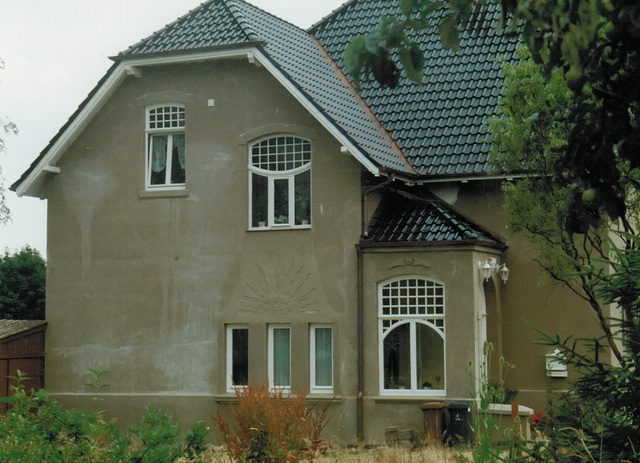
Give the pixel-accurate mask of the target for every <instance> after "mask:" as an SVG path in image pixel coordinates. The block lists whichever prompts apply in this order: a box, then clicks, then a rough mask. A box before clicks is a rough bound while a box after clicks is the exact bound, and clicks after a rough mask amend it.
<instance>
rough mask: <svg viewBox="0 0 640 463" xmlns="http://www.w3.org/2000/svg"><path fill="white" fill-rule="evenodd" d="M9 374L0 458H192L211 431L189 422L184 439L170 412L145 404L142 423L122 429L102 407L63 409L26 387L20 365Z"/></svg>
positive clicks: (136, 461) (50, 461) (126, 462)
mask: <svg viewBox="0 0 640 463" xmlns="http://www.w3.org/2000/svg"><path fill="white" fill-rule="evenodd" d="M94 374H95V372H94ZM12 379H14V380H15V381H16V384H17V385H16V386H12V387H11V390H12V394H11V396H10V397H5V398H2V399H0V400H1V401H2V402H5V403H8V404H9V410H8V411H7V414H6V416H4V417H2V418H1V419H0V461H10V462H16V463H21V462H25V463H27V462H28V463H32V462H47V463H58V462H60V463H62V462H74V463H76V462H78V463H85V462H86V463H89V462H101V463H102V462H104V463H108V462H114V463H115V462H121V463H143V462H154V463H156V462H157V463H163V462H174V461H176V460H177V459H178V458H180V457H182V456H188V457H190V458H197V457H198V455H200V454H201V453H202V452H203V451H204V450H205V448H206V446H205V443H204V441H205V439H206V438H207V436H208V435H209V434H210V431H209V428H207V427H206V426H205V425H204V423H201V422H198V423H196V424H194V427H193V429H192V430H191V431H189V432H188V433H187V435H186V438H185V442H184V444H183V443H181V442H180V440H179V437H180V434H181V431H180V428H179V427H178V426H177V425H175V424H174V423H172V421H171V417H170V416H169V415H168V414H167V413H165V412H163V411H162V410H160V409H157V408H151V407H149V408H147V411H146V413H145V415H144V417H143V419H142V423H141V424H138V425H135V426H132V427H131V428H130V430H129V433H123V432H122V431H120V430H119V429H118V427H117V426H116V421H115V420H106V419H105V417H104V416H103V412H93V411H87V410H72V409H70V410H65V409H63V407H62V405H61V404H60V403H59V402H58V401H56V400H55V399H53V398H52V397H50V396H49V394H48V393H47V391H45V390H44V389H41V390H40V391H37V392H33V391H32V392H30V393H27V392H26V391H25V389H24V388H23V387H22V382H23V381H24V380H25V379H27V378H26V377H25V375H24V374H23V373H21V372H20V371H18V376H17V377H15V378H12Z"/></svg>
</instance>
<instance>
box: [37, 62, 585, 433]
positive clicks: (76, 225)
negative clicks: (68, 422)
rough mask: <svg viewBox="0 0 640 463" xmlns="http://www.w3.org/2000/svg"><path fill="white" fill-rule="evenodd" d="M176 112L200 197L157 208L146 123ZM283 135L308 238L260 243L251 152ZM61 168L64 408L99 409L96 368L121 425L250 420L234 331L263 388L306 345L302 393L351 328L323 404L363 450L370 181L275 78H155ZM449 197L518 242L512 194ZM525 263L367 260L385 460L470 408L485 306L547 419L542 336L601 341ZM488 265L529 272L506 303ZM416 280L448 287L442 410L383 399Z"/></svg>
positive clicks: (215, 67)
mask: <svg viewBox="0 0 640 463" xmlns="http://www.w3.org/2000/svg"><path fill="white" fill-rule="evenodd" d="M160 103H179V104H183V105H184V107H185V113H186V128H185V137H186V178H187V180H186V189H185V190H170V191H153V192H149V191H145V177H144V172H145V150H146V148H145V110H146V108H147V107H149V106H150V105H154V104H160ZM269 134H293V135H297V136H301V137H304V138H306V139H308V140H310V141H311V143H312V167H311V169H312V170H311V179H312V181H311V185H312V186H311V227H310V228H308V229H289V230H266V231H255V230H250V229H249V228H250V227H249V177H248V170H247V164H248V146H249V144H250V143H251V142H252V141H254V140H256V139H259V138H260V137H262V136H265V135H269ZM58 167H59V168H60V173H59V174H57V175H51V176H49V177H48V180H47V183H46V184H45V187H44V189H45V195H46V198H47V200H48V227H49V229H48V276H47V320H48V329H47V345H46V346H47V351H46V387H47V389H49V391H50V392H51V393H52V394H54V395H55V396H57V397H58V398H60V399H61V400H63V401H64V402H65V403H67V404H69V405H79V406H81V405H85V404H88V403H89V399H90V397H91V394H92V391H89V390H87V388H86V387H84V386H83V383H85V382H87V381H88V380H90V379H91V376H90V374H89V373H88V369H89V368H97V369H101V370H108V371H109V372H110V374H109V377H108V378H109V379H108V382H109V383H110V384H111V386H110V387H109V388H108V390H107V391H106V393H105V394H104V397H105V401H104V403H103V404H102V405H101V406H102V407H104V408H106V409H108V410H109V411H110V413H112V414H113V415H115V416H118V417H120V419H121V421H123V422H128V421H136V420H139V418H140V416H141V414H142V413H143V410H144V407H145V406H146V405H159V406H162V407H163V408H165V409H167V411H169V412H170V413H171V414H173V415H174V416H176V417H177V418H178V420H179V421H180V422H181V424H183V425H184V426H188V425H189V424H190V423H191V422H193V421H195V420H209V419H210V416H211V415H212V414H214V412H215V410H216V409H217V408H219V407H221V408H222V409H224V408H225V407H227V406H228V403H230V402H233V397H234V394H233V393H232V392H229V391H228V388H227V382H226V368H227V363H226V358H227V357H226V355H227V353H226V339H225V337H226V336H227V331H226V327H227V326H229V325H238V324H240V325H243V326H247V327H248V330H249V371H250V375H251V377H252V378H253V379H254V380H256V381H258V382H262V381H264V380H265V378H266V376H267V344H268V329H269V326H270V325H275V324H286V325H287V326H289V327H290V330H291V345H292V356H291V373H292V378H291V389H292V391H294V392H295V391H296V390H299V389H305V388H308V387H309V377H310V354H309V352H310V351H309V333H310V326H311V325H312V324H326V325H330V326H331V327H332V329H333V340H334V344H333V365H334V370H333V371H334V382H333V393H332V394H325V395H322V394H320V395H317V396H316V398H317V399H318V400H325V399H327V398H329V397H330V396H333V395H335V402H334V404H333V406H332V414H331V422H330V425H329V428H330V431H329V434H330V435H331V436H332V437H334V438H336V439H337V440H338V442H342V443H349V442H353V441H355V440H356V437H357V426H356V421H357V420H356V414H357V413H356V409H357V395H358V382H357V376H358V375H357V372H358V361H357V359H358V342H357V341H358V338H357V336H358V257H357V251H356V244H358V241H359V237H360V233H361V177H362V175H363V173H362V167H361V165H360V164H359V163H358V162H357V161H356V160H355V159H354V158H353V157H351V156H350V155H348V154H345V153H343V152H341V145H340V144H339V143H338V142H337V141H336V140H335V138H334V137H333V136H332V135H331V134H330V133H329V132H328V131H327V130H326V129H325V128H324V127H323V126H322V125H320V123H318V121H317V120H316V119H315V118H314V117H313V116H312V115H311V114H310V113H309V112H308V111H307V110H306V109H304V108H303V106H302V105H301V104H299V103H298V102H297V101H296V100H295V99H294V98H293V97H292V96H291V94H290V93H289V92H288V91H287V90H286V89H285V88H284V87H283V86H282V85H281V84H280V83H278V82H277V81H276V80H275V79H274V78H273V77H272V76H271V75H270V74H269V73H268V72H267V71H266V70H265V69H264V68H262V67H258V66H255V65H253V64H250V63H249V62H247V61H246V60H238V59H228V60H216V61H203V62H195V63H191V64H178V65H171V66H157V67H145V68H144V69H143V71H142V75H141V76H140V77H136V76H129V77H127V78H126V79H125V80H124V81H123V82H122V83H121V84H120V85H119V86H118V87H117V88H116V90H115V91H114V93H113V94H112V95H111V97H110V98H109V100H108V101H107V102H106V104H105V105H104V106H103V107H102V109H101V110H100V111H99V112H98V113H97V115H96V116H95V117H93V118H92V119H91V120H90V121H89V122H88V124H87V125H86V126H85V127H84V128H83V129H82V130H81V131H80V133H79V134H78V136H77V138H76V139H75V141H74V142H73V144H72V145H71V146H70V147H69V148H68V149H67V150H66V152H65V153H64V155H63V156H62V157H61V159H60V161H59V162H58ZM369 180H371V179H369ZM372 181H373V183H375V182H376V181H377V180H376V179H373V180H372ZM380 181H382V180H380ZM433 191H434V192H436V193H437V194H440V195H441V196H442V197H443V198H444V199H445V200H447V201H449V202H450V203H451V204H453V205H454V206H455V207H456V208H457V209H458V210H459V211H461V212H462V213H464V214H466V215H467V216H469V217H471V218H472V219H474V220H475V221H476V222H478V223H481V224H482V225H484V226H485V227H487V228H489V229H491V230H493V231H494V232H496V233H498V234H500V235H504V236H506V235H508V231H507V230H506V229H505V218H504V213H503V210H502V205H501V195H500V191H499V185H497V184H496V183H483V182H480V181H475V182H469V183H465V184H459V183H452V184H448V185H440V184H439V185H436V186H435V187H433ZM508 246H509V248H508V250H507V251H505V252H502V251H501V250H499V249H495V248H491V247H483V246H480V245H473V246H471V245H461V246H453V245H446V246H422V247H420V246H413V247H409V248H398V247H395V248H389V247H371V246H364V247H363V248H362V261H361V264H362V266H361V268H362V275H361V277H362V294H363V298H362V313H363V331H362V332H363V346H364V350H363V352H364V358H363V379H364V383H363V402H362V403H363V416H364V420H363V422H364V429H363V431H364V438H365V440H366V441H368V442H375V441H380V440H382V439H383V438H384V430H385V428H386V427H388V426H395V425H397V426H401V427H402V428H413V429H415V431H416V433H417V434H418V435H420V434H422V432H423V430H422V413H421V411H420V409H419V405H420V404H422V403H424V402H425V401H426V400H446V401H456V400H461V399H469V386H470V380H469V374H468V372H469V368H468V364H469V362H472V367H471V372H472V374H476V373H477V368H478V363H479V362H480V361H481V360H482V353H481V349H482V345H481V341H482V333H481V331H482V329H481V328H482V324H481V320H482V317H483V316H484V315H483V307H484V306H486V314H487V315H486V319H487V337H488V339H489V340H490V341H492V342H493V343H494V344H495V345H496V346H497V349H499V352H501V354H502V355H504V356H505V358H506V359H507V360H508V361H509V362H511V363H512V368H511V369H510V370H509V374H508V378H507V384H508V385H509V386H510V387H512V388H517V389H520V390H521V393H520V397H519V401H520V403H521V404H523V405H528V406H531V407H534V408H536V409H539V408H540V407H541V406H543V405H544V401H545V399H544V391H545V390H546V389H547V387H548V386H549V385H550V383H549V381H548V380H547V378H546V373H545V368H544V359H543V358H542V357H541V356H544V354H546V353H549V352H548V349H547V348H544V347H541V346H536V345H534V344H533V342H534V341H535V340H536V339H537V338H538V334H537V333H536V332H535V330H534V329H533V327H532V326H531V325H533V326H536V327H538V328H540V329H542V330H545V331H550V332H555V331H559V330H560V329H559V328H558V327H562V326H564V327H567V328H566V330H567V331H565V332H566V333H567V334H568V333H569V332H570V331H568V330H574V331H575V332H580V333H584V332H587V333H588V332H590V331H593V332H594V333H595V332H596V331H595V328H596V324H595V320H592V319H590V318H589V317H585V316H584V314H585V313H586V312H585V310H584V307H580V302H579V300H577V299H576V298H575V297H573V296H571V295H570V294H568V293H567V291H564V290H562V289H557V288H551V287H549V286H541V284H542V283H541V282H542V271H541V270H540V269H539V268H538V267H537V266H536V265H535V264H534V263H533V259H534V258H535V253H534V251H533V250H532V249H531V247H530V245H528V244H527V243H526V241H524V240H523V239H522V238H520V237H517V236H516V237H511V238H509V241H508ZM488 257H496V258H498V259H499V260H500V261H501V262H503V263H506V264H507V265H508V267H509V268H510V270H511V274H510V278H509V280H508V282H507V284H506V285H505V284H503V283H501V282H497V283H496V284H494V283H493V281H490V282H489V283H484V282H483V279H482V277H481V276H480V274H479V272H478V265H477V263H478V261H480V260H484V259H487V258H488ZM403 276H407V277H409V276H413V277H419V278H426V279H432V280H434V281H437V282H439V283H441V284H442V285H444V288H445V303H444V304H445V313H446V314H445V328H444V332H445V337H444V346H445V357H444V370H445V376H444V378H440V380H441V381H442V383H443V385H444V387H443V388H442V389H443V391H444V392H443V393H442V394H435V395H434V394H431V393H425V395H424V396H420V395H414V396H405V395H403V394H402V393H401V392H399V393H398V394H396V395H393V394H383V393H381V386H380V383H381V381H380V360H379V346H380V344H379V336H380V328H379V319H378V310H379V300H378V288H379V284H380V283H381V282H384V281H387V280H389V279H392V278H395V277H403ZM487 293H488V294H487ZM487 301H488V302H487ZM526 322H529V323H530V324H531V325H528V324H527V323H526ZM560 331H562V330H560ZM474 372H475V373H474ZM554 381H555V383H553V384H551V385H552V386H554V387H564V385H565V384H566V380H554ZM471 382H473V380H471ZM436 389H438V388H436Z"/></svg>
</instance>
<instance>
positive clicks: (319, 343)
mask: <svg viewBox="0 0 640 463" xmlns="http://www.w3.org/2000/svg"><path fill="white" fill-rule="evenodd" d="M315 348H316V384H315V385H316V386H332V385H333V378H332V371H331V328H316V346H315Z"/></svg>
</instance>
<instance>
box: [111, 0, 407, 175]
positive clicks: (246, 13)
mask: <svg viewBox="0 0 640 463" xmlns="http://www.w3.org/2000/svg"><path fill="white" fill-rule="evenodd" d="M249 43H252V44H256V43H257V45H256V46H257V47H258V48H259V49H260V50H263V51H264V53H265V55H266V56H267V58H268V59H270V60H271V62H272V63H273V64H274V65H275V66H276V67H278V68H279V69H280V70H281V71H282V72H283V73H284V74H285V75H286V76H287V77H288V78H289V79H290V80H291V81H292V82H293V84H294V85H295V86H296V87H297V88H298V89H299V90H301V91H302V92H303V93H304V94H306V95H307V96H308V98H309V100H310V101H311V102H312V103H313V104H314V105H315V106H316V107H317V108H318V109H319V110H320V111H321V112H322V113H323V114H324V115H326V116H327V117H328V118H329V119H330V120H331V121H333V122H334V123H335V124H336V126H337V127H338V128H339V130H341V131H342V133H343V134H345V135H346V136H347V137H348V138H349V139H350V140H351V141H352V142H354V143H355V144H356V146H358V147H360V148H361V149H362V150H363V151H364V152H365V153H366V154H367V155H368V156H369V157H370V159H372V160H373V161H374V163H375V164H377V165H381V166H383V167H384V168H388V169H392V170H394V171H399V172H404V173H412V170H411V169H410V168H409V167H408V166H407V165H406V163H404V162H403V161H402V160H401V158H400V157H399V156H398V154H396V153H394V152H393V150H392V147H391V144H390V143H389V142H388V141H387V140H386V139H385V138H384V136H383V134H381V132H380V131H379V130H378V128H377V127H376V125H375V124H374V122H373V120H372V119H371V118H370V117H369V116H368V115H367V114H366V112H365V110H364V109H363V107H362V106H361V105H360V103H359V102H358V101H357V99H356V98H355V96H354V95H353V94H352V93H351V92H350V90H349V88H348V87H347V86H346V85H345V84H344V83H343V82H342V81H341V80H340V77H339V76H338V74H337V73H336V71H335V70H334V69H333V68H332V67H331V65H330V64H329V62H328V61H327V59H326V58H325V57H324V56H323V55H322V53H321V51H320V49H319V47H318V46H317V45H316V44H315V43H314V41H313V39H312V38H311V37H310V36H309V34H308V33H307V32H306V31H304V30H303V29H300V28H298V27H296V26H294V25H292V24H289V23H287V22H286V21H283V20H282V19H279V18H277V17H275V16H273V15H271V14H269V13H267V12H265V11H262V10H260V9H259V8H256V7H254V6H252V5H250V4H248V3H246V2H244V1H242V0H212V1H209V2H207V3H204V4H203V5H201V6H200V7H199V8H197V9H195V10H193V11H191V12H190V13H189V14H187V15H185V16H183V17H182V18H179V19H178V20H177V21H175V22H173V23H172V24H169V25H168V26H167V27H165V28H164V29H162V30H160V31H158V32H156V33H155V34H153V35H152V36H150V37H148V38H147V39H144V40H142V41H141V42H139V43H138V44H136V45H134V46H132V47H130V48H129V49H127V50H125V51H124V52H123V53H121V54H120V55H119V58H121V59H127V58H130V57H133V56H135V57H139V56H140V55H144V54H150V53H153V54H158V53H175V52H180V51H184V50H189V51H197V50H199V49H209V48H212V47H220V46H225V45H226V46H228V45H241V44H249Z"/></svg>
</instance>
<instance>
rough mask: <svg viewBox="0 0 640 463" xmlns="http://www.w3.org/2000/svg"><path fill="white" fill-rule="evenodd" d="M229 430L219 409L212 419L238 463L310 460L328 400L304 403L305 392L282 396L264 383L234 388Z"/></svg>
mask: <svg viewBox="0 0 640 463" xmlns="http://www.w3.org/2000/svg"><path fill="white" fill-rule="evenodd" d="M236 395H237V397H238V406H237V407H235V406H232V407H231V412H232V415H233V418H234V420H235V427H234V428H233V429H232V428H231V426H230V425H229V423H228V421H227V420H226V418H225V417H224V416H223V415H222V414H221V413H220V412H219V411H218V413H217V415H216V416H215V418H214V419H215V421H216V423H217V424H218V428H219V429H220V432H221V434H222V441H223V442H224V445H225V446H226V449H227V452H228V453H229V455H230V456H231V457H232V458H233V459H234V460H235V461H238V462H242V463H245V462H260V463H282V462H289V461H291V460H295V459H308V460H313V457H314V455H315V453H316V450H317V449H318V445H319V444H320V442H321V439H320V433H321V432H322V429H323V428H324V426H325V424H326V419H327V413H328V411H329V407H330V405H331V402H330V401H329V402H326V403H324V404H322V405H321V404H320V403H317V404H315V405H312V406H308V405H305V403H304V402H305V398H306V392H299V393H298V394H297V395H296V396H289V397H284V396H283V394H282V391H270V390H269V387H268V386H267V385H266V384H262V385H261V386H257V385H255V384H254V383H251V384H249V386H247V387H246V388H237V389H236Z"/></svg>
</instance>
